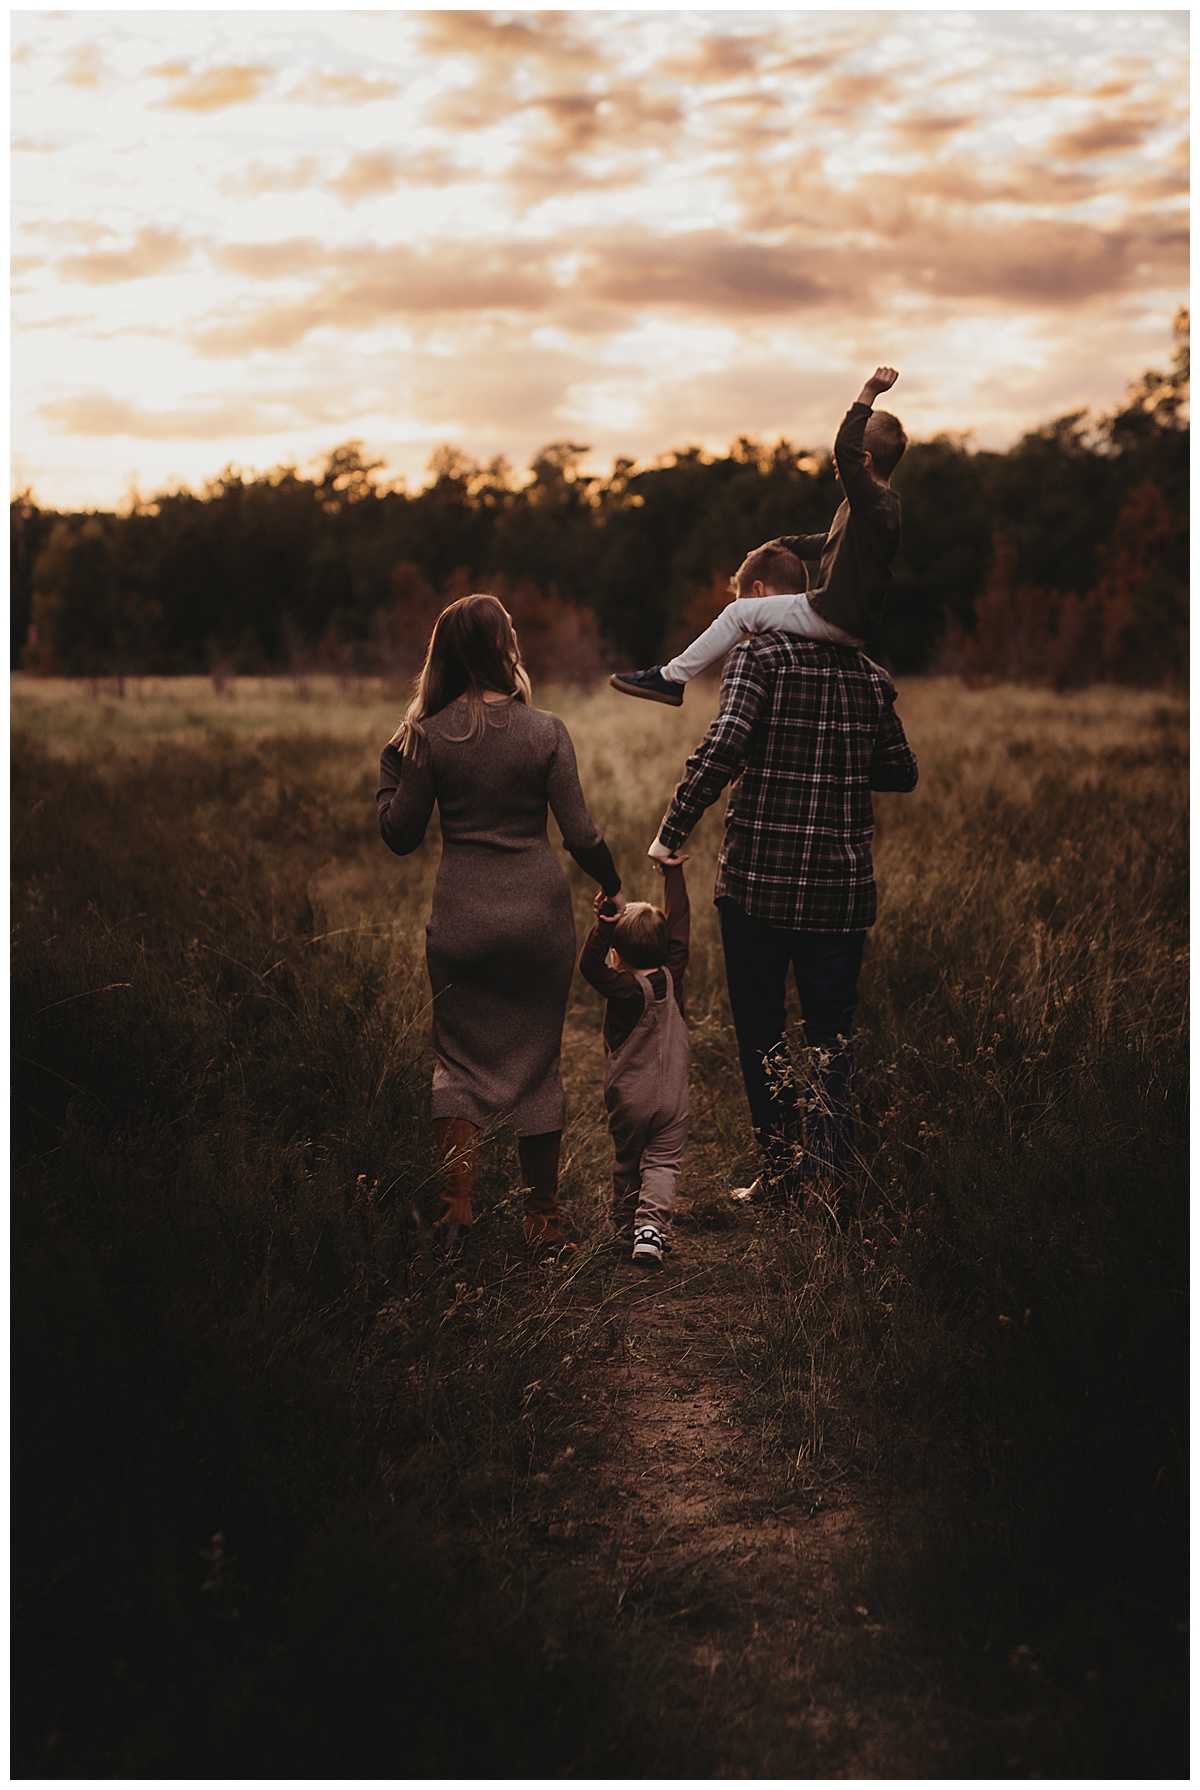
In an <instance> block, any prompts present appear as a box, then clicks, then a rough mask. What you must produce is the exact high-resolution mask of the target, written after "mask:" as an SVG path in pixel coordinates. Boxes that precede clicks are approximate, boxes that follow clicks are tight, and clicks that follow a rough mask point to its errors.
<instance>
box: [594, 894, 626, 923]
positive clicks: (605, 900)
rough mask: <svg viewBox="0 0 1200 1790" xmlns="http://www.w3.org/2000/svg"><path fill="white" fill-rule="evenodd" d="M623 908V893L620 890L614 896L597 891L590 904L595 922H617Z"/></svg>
mask: <svg viewBox="0 0 1200 1790" xmlns="http://www.w3.org/2000/svg"><path fill="white" fill-rule="evenodd" d="M624 907H625V893H624V891H623V890H621V889H618V890H617V893H616V894H615V895H606V894H605V893H604V890H603V889H598V890H597V891H596V899H595V900H594V901H593V902H592V909H593V912H594V913H595V915H596V918H597V920H619V919H620V917H621V914H622V911H623V910H624ZM605 910H607V911H605Z"/></svg>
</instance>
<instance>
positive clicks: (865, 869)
mask: <svg viewBox="0 0 1200 1790" xmlns="http://www.w3.org/2000/svg"><path fill="white" fill-rule="evenodd" d="M895 697H896V691H895V688H894V686H893V685H892V682H891V679H890V678H889V677H888V675H887V673H886V672H884V671H883V670H881V669H880V667H879V666H878V665H875V664H873V663H872V661H871V660H870V659H868V658H867V657H866V656H865V655H864V654H862V653H860V652H857V651H856V650H855V649H854V648H852V647H848V646H841V645H837V644H834V643H832V642H827V641H817V640H803V639H800V638H798V637H797V636H795V635H790V634H784V633H781V632H778V631H773V632H770V633H764V634H759V635H756V636H752V637H751V638H750V639H748V640H744V641H743V642H742V643H741V644H740V645H739V646H736V647H735V648H734V650H733V652H732V653H731V654H730V656H729V660H728V664H727V666H726V670H725V676H724V679H723V681H722V684H721V703H720V709H719V711H718V713H717V717H716V719H715V720H714V722H713V724H712V726H711V727H710V728H709V730H708V733H707V734H706V735H705V737H704V739H703V740H702V741H701V743H700V745H699V747H698V748H697V749H696V751H695V752H694V753H693V754H692V756H691V757H690V758H689V759H688V761H687V766H686V769H685V773H684V777H683V780H682V782H681V783H680V784H679V787H678V788H677V789H676V791H675V794H674V797H673V798H672V801H671V805H670V807H669V808H668V810H667V812H666V815H665V816H664V818H663V822H662V825H661V826H660V828H659V832H658V837H657V839H656V840H655V841H654V844H653V845H652V846H651V847H650V856H651V857H652V858H658V859H660V860H663V861H669V860H670V859H672V858H674V857H675V856H677V854H678V852H679V850H680V847H681V846H682V845H683V843H684V841H685V840H686V839H687V837H688V835H689V834H690V833H691V831H692V829H693V827H694V826H695V824H696V822H697V821H698V820H699V818H700V816H701V814H703V812H704V810H705V809H706V808H708V807H709V806H710V805H711V804H712V803H713V802H714V801H715V800H716V799H717V797H718V795H719V794H720V793H721V791H722V789H724V787H725V785H726V784H727V783H730V782H731V781H732V782H733V788H732V790H731V792H730V797H729V805H728V808H727V811H726V815H725V837H724V841H723V843H722V846H721V856H720V861H719V864H718V868H717V880H716V887H715V889H714V892H713V893H714V900H715V902H716V905H717V910H718V912H719V914H720V923H721V943H722V946H723V948H724V953H725V974H726V979H727V982H728V986H729V1002H730V1006H731V1007H732V1009H733V1023H734V1029H735V1031H736V1033H737V1041H738V1055H739V1059H740V1061H741V1067H742V1077H743V1080H744V1081H745V1084H746V1097H747V1100H748V1101H749V1104H750V1118H751V1122H752V1124H753V1126H754V1132H755V1136H756V1138H757V1140H758V1144H759V1148H760V1150H761V1152H762V1169H761V1173H760V1177H759V1180H758V1182H756V1184H755V1187H756V1189H757V1190H759V1191H761V1192H762V1193H763V1194H764V1195H766V1196H767V1197H771V1198H776V1199H786V1198H791V1197H795V1196H796V1195H798V1194H800V1193H801V1192H802V1191H803V1189H804V1187H805V1186H806V1185H807V1186H811V1187H813V1188H814V1189H815V1190H816V1191H818V1192H819V1193H820V1194H821V1196H822V1197H823V1198H824V1199H825V1200H826V1201H827V1202H828V1203H829V1204H830V1205H831V1207H832V1206H836V1204H837V1201H838V1198H839V1195H840V1192H841V1189H842V1187H843V1185H844V1183H845V1180H846V1177H847V1173H848V1169H849V1136H848V1130H849V1122H848V1090H849V1078H850V1066H851V1037H852V1031H853V1024H854V1010H855V1007H856V1006H857V1004H858V976H859V969H860V966H861V963H862V955H863V945H864V943H865V941H866V936H867V929H868V928H869V927H870V926H872V925H873V924H874V921H875V876H874V870H873V866H872V862H871V837H872V833H873V831H874V820H873V816H872V812H871V791H872V790H910V789H912V788H913V787H914V786H915V784H916V781H917V761H916V759H915V757H914V756H913V753H912V750H911V748H910V746H909V744H908V741H907V740H906V738H905V736H904V729H903V727H902V726H901V724H900V721H899V718H898V717H897V715H896V713H895V710H894V708H893V703H894V702H895ZM789 966H790V967H791V969H792V971H793V973H794V975H795V978H796V989H797V993H798V994H799V997H800V1009H801V1015H802V1017H803V1020H804V1030H805V1036H806V1039H807V1042H808V1044H809V1046H810V1048H811V1050H812V1053H813V1058H814V1067H813V1074H812V1078H811V1082H810V1086H809V1090H808V1097H807V1108H808V1112H807V1137H805V1136H804V1129H805V1127H804V1105H805V1102H803V1101H802V1100H801V1099H800V1098H799V1095H798V1091H797V1088H796V1083H795V1074H794V1071H793V1069H792V1066H791V1062H790V1059H789V1057H788V1054H787V1046H786V1042H785V1027H786V1019H785V991H786V986H787V975H788V969H789Z"/></svg>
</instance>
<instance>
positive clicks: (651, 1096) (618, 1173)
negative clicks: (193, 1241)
mask: <svg viewBox="0 0 1200 1790" xmlns="http://www.w3.org/2000/svg"><path fill="white" fill-rule="evenodd" d="M662 973H663V975H664V976H665V977H666V984H667V985H666V990H665V992H664V993H663V995H662V996H661V998H658V997H656V996H655V993H654V985H653V983H652V982H651V980H650V978H649V976H648V975H646V974H645V973H644V972H643V971H641V970H634V971H633V974H634V975H635V976H636V977H637V980H638V983H639V985H640V987H641V990H642V995H643V997H644V1005H643V1007H642V1016H641V1018H640V1019H639V1020H638V1022H637V1024H636V1026H635V1027H634V1028H633V1031H632V1032H630V1034H629V1036H628V1038H626V1039H625V1040H624V1042H623V1043H621V1044H619V1045H618V1046H617V1048H616V1050H614V1051H610V1052H609V1054H608V1063H607V1066H606V1068H605V1072H604V1104H605V1106H606V1107H607V1109H608V1129H609V1131H610V1132H611V1133H612V1140H613V1148H614V1150H615V1152H616V1156H615V1160H614V1162H613V1221H614V1223H615V1224H616V1225H617V1227H618V1229H620V1228H621V1227H623V1226H624V1225H627V1224H628V1223H629V1221H630V1220H631V1219H632V1220H633V1223H634V1226H635V1228H636V1227H637V1226H640V1225H643V1224H652V1225H653V1226H654V1227H655V1229H656V1230H658V1231H660V1232H662V1234H663V1235H664V1236H665V1235H666V1231H667V1226H668V1225H669V1224H670V1222H671V1208H672V1206H673V1205H674V1204H675V1191H676V1188H677V1187H678V1185H679V1174H680V1170H681V1169H682V1168H683V1149H684V1144H685V1143H686V1141H687V1127H688V1031H687V1022H686V1021H685V1020H684V1017H683V1014H682V1013H681V1012H680V1011H679V1005H678V1003H677V1001H676V999H675V984H674V980H673V978H672V976H671V972H670V970H669V969H667V968H666V966H665V965H664V966H663V972H662Z"/></svg>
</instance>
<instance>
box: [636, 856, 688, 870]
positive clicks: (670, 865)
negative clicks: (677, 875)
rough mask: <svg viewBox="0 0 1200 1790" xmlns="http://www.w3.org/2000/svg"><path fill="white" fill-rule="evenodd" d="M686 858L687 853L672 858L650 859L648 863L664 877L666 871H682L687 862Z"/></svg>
mask: <svg viewBox="0 0 1200 1790" xmlns="http://www.w3.org/2000/svg"><path fill="white" fill-rule="evenodd" d="M646 856H647V857H650V854H649V852H647V853H646ZM688 857H689V853H687V852H680V853H678V854H677V855H676V856H675V857H672V858H650V862H651V863H652V864H653V866H654V868H655V869H656V870H657V872H658V874H659V875H660V876H665V875H666V874H667V871H668V870H676V869H678V870H682V869H683V867H684V865H685V864H686V863H687V861H688Z"/></svg>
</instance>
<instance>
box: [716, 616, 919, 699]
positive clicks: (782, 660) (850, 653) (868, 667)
mask: <svg viewBox="0 0 1200 1790" xmlns="http://www.w3.org/2000/svg"><path fill="white" fill-rule="evenodd" d="M739 653H740V654H742V655H744V657H746V658H749V659H753V660H755V661H756V662H757V663H758V664H759V665H760V666H761V667H762V669H763V670H764V671H772V672H776V673H786V672H788V671H797V672H819V671H833V672H843V673H845V674H846V675H847V676H858V677H867V678H871V679H872V680H876V681H878V680H882V681H883V682H884V683H885V684H887V685H888V686H889V688H890V687H891V681H892V680H891V678H890V677H889V676H888V674H887V672H886V671H885V670H884V668H883V666H882V665H877V664H876V663H875V661H874V659H868V657H867V655H866V653H863V652H860V651H859V649H858V648H857V647H856V646H842V645H840V644H839V643H838V642H837V641H835V640H807V639H805V638H804V637H803V636H802V635H800V634H785V633H784V632H783V630H782V629H781V628H773V629H771V630H770V631H769V632H768V633H763V634H752V635H750V637H749V638H748V639H746V640H743V641H739V643H738V645H737V646H735V647H734V649H733V652H732V653H731V654H730V659H731V660H732V659H733V658H734V657H735V656H736V655H737V654H739Z"/></svg>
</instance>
